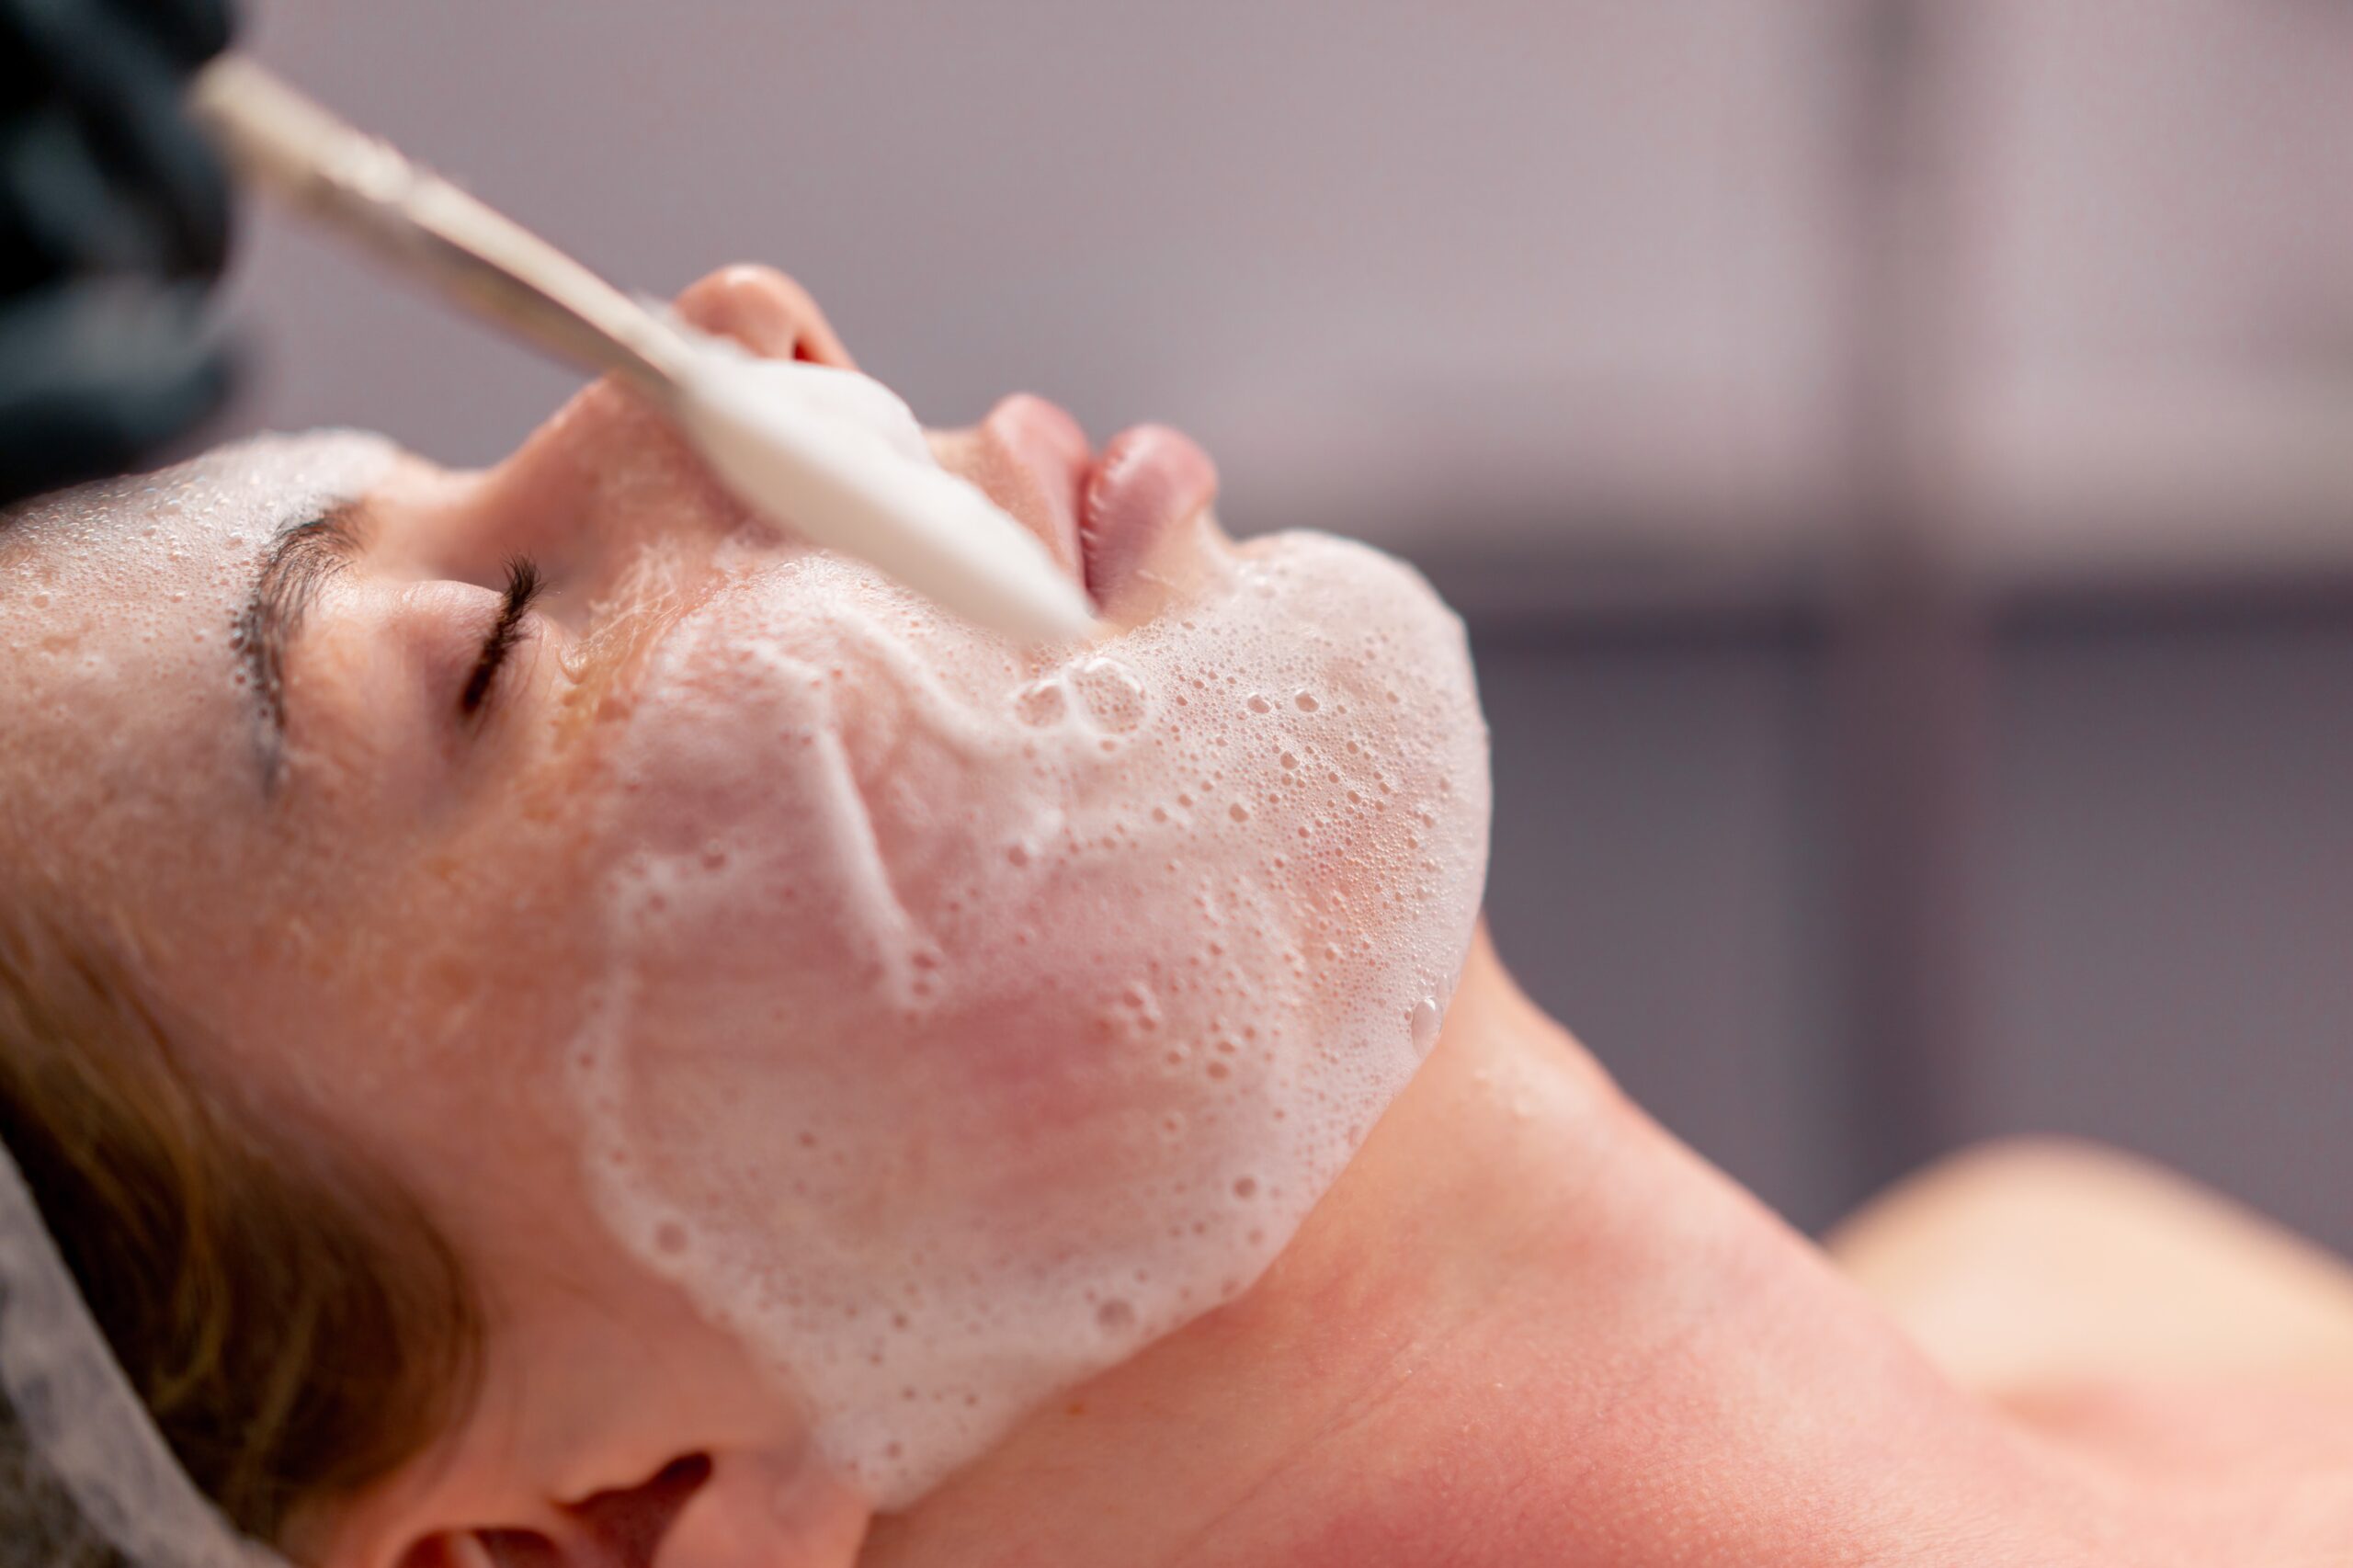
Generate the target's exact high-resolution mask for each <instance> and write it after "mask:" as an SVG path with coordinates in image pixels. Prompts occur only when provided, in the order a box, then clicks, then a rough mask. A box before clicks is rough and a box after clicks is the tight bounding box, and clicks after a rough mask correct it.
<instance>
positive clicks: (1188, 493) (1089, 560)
mask: <svg viewBox="0 0 2353 1568" xmlns="http://www.w3.org/2000/svg"><path fill="white" fill-rule="evenodd" d="M1216 496H1217V465H1216V464H1214V463H1212V462H1211V461H1210V458H1209V454H1208V453H1207V452H1204V451H1203V450H1201V449H1200V448H1199V445H1197V444H1196V443H1195V442H1194V440H1193V438H1192V437H1189V436H1187V435H1186V434H1184V433H1183V432H1182V431H1179V430H1174V429H1171V428H1170V427H1169V426H1165V425H1139V426H1135V427H1134V428H1133V429H1131V430H1123V431H1121V432H1120V434H1119V435H1117V436H1114V437H1111V440H1110V442H1109V443H1108V445H1106V446H1105V447H1104V449H1103V455H1102V456H1101V457H1099V458H1097V460H1096V461H1095V471H1094V473H1093V474H1092V475H1091V476H1090V477H1089V478H1088V480H1087V483H1086V494H1084V496H1083V497H1082V498H1081V502H1080V506H1079V514H1078V534H1079V541H1080V548H1081V553H1082V555H1083V556H1084V558H1085V560H1086V586H1087V590H1088V591H1089V592H1090V593H1092V594H1093V595H1094V596H1095V599H1096V602H1097V604H1102V603H1104V602H1105V601H1106V599H1107V598H1108V596H1110V595H1112V594H1114V593H1117V592H1118V591H1119V588H1120V585H1121V584H1122V583H1124V582H1125V581H1126V580H1127V579H1128V578H1129V577H1130V576H1131V575H1132V574H1133V573H1134V572H1135V570H1136V568H1137V567H1138V566H1139V565H1141V564H1142V562H1143V561H1144V560H1145V558H1146V557H1148V556H1149V555H1150V554H1151V553H1152V551H1153V550H1154V547H1155V546H1156V545H1157V544H1158V543H1159V541H1160V540H1162V539H1163V538H1165V536H1166V535H1167V534H1168V533H1169V532H1170V530H1172V529H1173V528H1176V525H1178V524H1179V523H1182V522H1185V521H1187V520H1188V519H1189V518H1191V517H1194V516H1195V515H1196V514H1198V513H1199V511H1200V510H1201V509H1202V508H1203V507H1205V506H1208V505H1209V504H1210V503H1211V501H1212V500H1214V499H1215V498H1216Z"/></svg>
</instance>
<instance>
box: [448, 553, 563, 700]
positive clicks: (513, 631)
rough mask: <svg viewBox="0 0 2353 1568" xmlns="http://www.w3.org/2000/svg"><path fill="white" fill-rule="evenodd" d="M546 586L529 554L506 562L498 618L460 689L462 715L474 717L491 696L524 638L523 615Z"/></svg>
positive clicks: (484, 639) (459, 698) (493, 623)
mask: <svg viewBox="0 0 2353 1568" xmlns="http://www.w3.org/2000/svg"><path fill="white" fill-rule="evenodd" d="M546 586H547V582H546V579H544V578H543V577H541V576H540V569H539V567H538V566H537V565H536V564H534V563H533V562H531V561H529V559H528V558H526V557H524V556H520V555H517V556H515V557H513V558H512V559H510V560H509V561H508V562H506V589H505V591H504V593H503V594H502V596H501V597H500V599H499V605H498V619H496V620H494V621H493V622H492V623H491V628H490V635H489V636H487V637H485V638H483V643H482V652H481V653H479V654H477V655H476V656H475V658H474V667H473V671H472V674H470V675H468V676H466V684H465V686H464V687H463V689H461V690H460V692H459V693H458V712H459V714H460V716H461V717H464V718H468V719H471V718H472V717H473V716H474V715H475V713H477V712H479V711H480V710H481V709H482V705H483V702H484V701H485V700H486V699H488V698H489V696H490V693H491V686H492V683H493V682H494V681H495V680H496V679H497V678H498V671H499V667H500V666H501V665H504V664H506V655H507V654H508V653H512V652H513V651H514V649H515V644H516V643H517V642H519V641H521V639H522V633H523V617H524V616H525V615H526V614H527V613H529V610H530V608H531V603H532V601H533V600H535V599H537V598H538V597H540V590H541V589H542V588H544V587H546Z"/></svg>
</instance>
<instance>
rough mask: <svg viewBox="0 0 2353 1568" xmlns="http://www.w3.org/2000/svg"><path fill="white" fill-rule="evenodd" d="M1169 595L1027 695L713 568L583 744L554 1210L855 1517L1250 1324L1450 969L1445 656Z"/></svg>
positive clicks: (1402, 637) (841, 576)
mask: <svg viewBox="0 0 2353 1568" xmlns="http://www.w3.org/2000/svg"><path fill="white" fill-rule="evenodd" d="M1198 554H1199V558H1200V563H1201V567H1202V570H1201V574H1200V579H1199V581H1198V582H1197V583H1196V584H1195V585H1193V586H1191V587H1190V588H1188V589H1186V590H1184V591H1182V592H1181V593H1179V594H1178V596H1177V597H1176V600H1175V602H1173V603H1172V604H1171V605H1169V606H1168V607H1167V608H1165V610H1164V611H1163V612H1162V613H1161V614H1159V615H1158V616H1157V617H1155V618H1154V619H1152V620H1151V621H1149V622H1147V623H1146V624H1144V625H1142V626H1140V627H1138V628H1136V629H1134V630H1131V631H1125V632H1122V633H1120V634H1117V635H1114V636H1111V637H1108V638H1107V639H1105V640H1103V641H1101V642H1097V643H1096V644H1094V645H1092V646H1089V647H1087V648H1085V649H1083V650H1080V651H1077V652H1074V653H1071V654H1070V655H1069V656H1068V657H1066V658H1064V659H1063V660H1061V661H1060V662H1058V663H1052V664H1050V665H1038V664H1033V663H1030V662H1029V661H1026V660H1024V659H1023V658H1021V657H1020V656H1019V655H1017V654H1016V653H1013V652H1011V651H1010V650H1009V649H1008V648H1007V647H1006V644H1004V643H1003V642H998V641H996V640H995V639H992V638H988V637H985V636H983V635H981V634H978V633H975V632H973V631H970V630H969V629H968V628H966V627H965V626H964V625H963V624H962V623H961V622H959V621H957V620H955V619H952V618H949V617H947V616H945V615H944V614H942V613H941V612H938V611H937V610H935V609H933V608H930V607H928V606H926V605H925V604H924V603H922V602H921V601H919V600H917V599H916V598H915V597H913V596H911V595H908V594H906V593H904V592H903V591H901V590H899V589H896V588H894V587H892V586H890V585H887V584H885V583H883V582H882V581H881V580H880V579H879V578H878V577H877V576H876V574H874V573H872V572H871V571H870V569H868V568H865V567H862V566H859V565H857V564H855V563H853V562H846V561H844V560H842V559H840V558H838V557H834V556H829V555H823V554H817V553H804V554H782V553H779V552H778V551H775V550H773V549H772V548H770V547H768V546H767V544H766V543H765V541H750V540H738V541H736V542H734V543H733V544H731V545H730V546H729V547H728V549H727V550H726V551H723V552H722V561H721V562H720V570H721V571H722V574H724V576H725V580H726V585H725V586H724V588H723V589H722V591H720V592H719V593H717V594H716V595H715V596H714V597H711V598H710V600H709V601H708V602H706V603H705V604H704V605H703V606H702V607H701V608H699V610H697V611H696V612H694V613H693V614H692V615H690V616H689V617H688V619H685V620H684V621H682V622H681V623H680V624H679V625H678V626H676V628H675V629H674V630H673V631H670V632H669V633H668V634H667V635H666V637H665V640H664V642H663V643H662V644H661V646H660V647H659V649H658V650H657V651H656V653H654V656H653V659H652V663H651V665H650V666H649V667H648V669H647V671H646V672H645V675H644V677H643V680H642V685H641V686H640V687H638V688H637V697H636V700H635V702H634V705H633V707H632V708H631V710H630V712H629V716H628V717H627V718H626V719H625V720H623V721H620V722H622V723H623V724H624V725H625V728H624V729H623V731H622V732H621V733H620V736H619V737H618V739H617V742H616V744H615V747H614V749H613V752H612V756H613V758H614V764H615V767H616V768H617V770H618V771H617V778H616V786H617V788H616V790H615V791H614V794H613V797H612V798H613V800H614V801H615V808H614V809H615V813H616V814H615V818H614V821H613V823H612V824H611V831H612V832H613V833H614V834H615V835H617V842H619V843H621V844H623V845H626V846H628V850H627V853H626V854H625V855H624V856H623V857H622V858H621V860H620V869H619V871H618V872H617V874H616V876H615V880H614V883H613V886H612V890H611V903H610V908H609V911H608V915H609V921H610V929H611V939H612V952H613V959H612V965H611V969H610V971H609V980H610V984H609V987H608V991H607V992H606V994H604V997H603V1002H602V1005H601V1006H599V1007H598V1008H597V1010H596V1012H595V1013H594V1015H593V1017H592V1022H591V1025H590V1027H589V1028H588V1029H587V1030H586V1031H585V1033H584V1035H583V1036H582V1037H581V1039H580V1040H579V1041H578V1042H577V1044H576V1045H575V1047H574V1053H573V1057H572V1068H573V1073H574V1083H575V1085H576V1086H577V1088H578V1090H579V1092H580V1096H581V1103H582V1105H583V1107H584V1108H585V1112H586V1115H587V1120H588V1125H589V1127H590V1130H591V1139H590V1165H591V1170H592V1173H593V1176H594V1183H595V1186H596V1187H597V1190H598V1192H599V1194H600V1196H601V1199H602V1200H603V1203H604V1208H605V1211H606V1213H607V1215H608V1219H609V1220H610V1221H611V1222H612V1223H613V1224H614V1225H615V1227H616V1228H617V1230H618V1231H619V1232H620V1234H621V1235H622V1236H623V1237H624V1238H625V1239H626V1240H627V1242H628V1243H629V1244H631V1246H632V1247H633V1248H634V1249H635V1250H636V1251H637V1253H638V1254H639V1256H642V1258H643V1259H644V1261H645V1262H646V1263H647V1264H648V1265H649V1266H650V1267H654V1268H655V1269H657V1270H659V1271H660V1272H662V1273H664V1274H665V1275H667V1276H669V1277H671V1278H675V1279H676V1280H677V1281H679V1282H680V1283H681V1284H682V1285H683V1286H684V1287H685V1288H686V1289H687V1290H688V1291H689V1292H690V1293H691V1295H692V1296H693V1298H694V1299H695V1300H696V1301H697V1302H698V1303H699V1305H700V1307H701V1308H702V1309H703V1310H704V1311H705V1312H708V1313H709V1314H710V1315H711V1316H712V1317H713V1318H714V1319H716V1320H718V1321H720V1322H722V1323H723V1324H726V1325H728V1326H730V1327H731V1328H732V1329H733V1330H734V1331H735V1332H737V1333H738V1334H740V1335H742V1336H744V1338H745V1340H746V1342H747V1343H748V1344H750V1345H751V1346H754V1347H755V1348H756V1351H757V1352H758V1354H759V1355H760V1356H761V1358H763V1359H764V1361H765V1363H766V1364H767V1365H768V1366H769V1367H771V1368H772V1369H774V1370H775V1372H776V1374H777V1375H778V1377H779V1380H780V1381H782V1382H784V1383H785V1384H786V1385H788V1386H789V1387H790V1389H791V1390H792V1391H793V1392H794V1393H795V1394H796V1395H797V1396H798V1397H799V1398H800V1399H801V1401H803V1402H804V1403H805V1404H806V1406H807V1408H808V1410H809V1412H810V1413H811V1415H812V1418H813V1422H814V1426H815V1434H816V1439H817V1443H818V1445H819V1448H820V1449H821V1451H823V1452H824V1454H826V1455H827V1456H828V1457H829V1458H830V1459H831V1460H832V1461H833V1462H834V1463H835V1465H837V1466H838V1467H839V1468H841V1469H842V1470H843V1471H847V1473H848V1474H849V1475H850V1476H851V1477H852V1478H853V1479H854V1480H855V1482H856V1483H858V1485H859V1486H860V1487H861V1488H862V1489H863V1490H864V1491H866V1492H867V1494H869V1495H870V1496H872V1497H873V1498H875V1499H876V1500H877V1502H878V1503H879V1504H880V1505H881V1506H885V1507H896V1506H904V1505H905V1504H906V1503H908V1502H910V1501H912V1500H913V1499H914V1498H915V1497H916V1496H918V1495H920V1494H922V1493H923V1492H924V1491H926V1489H928V1488H929V1487H930V1486H931V1485H933V1484H934V1483H937V1482H938V1480H939V1479H941V1478H942V1477H943V1476H944V1475H945V1474H946V1473H948V1472H949V1471H950V1470H952V1469H954V1468H955V1467H956V1466H958V1465H959V1464H961V1463H962V1462H964V1461H966V1460H969V1459H971V1458H972V1457H973V1456H974V1455H975V1454H977V1453H978V1452H979V1451H980V1450H981V1449H983V1448H984V1447H985V1446H986V1445H987V1444H988V1443H989V1442H990V1441H991V1440H992V1439H994V1438H995V1437H998V1436H999V1435H1000V1434H1002V1433H1003V1432H1004V1430H1005V1429H1006V1427H1007V1426H1009V1425H1010V1424H1011V1423H1012V1422H1013V1421H1014V1420H1015V1419H1017V1417H1018V1416H1019V1415H1021V1414H1022V1413H1023V1412H1024V1411H1026V1410H1027V1409H1029V1407H1031V1406H1032V1405H1034V1404H1035V1403H1037V1402H1038V1401H1039V1400H1040V1399H1042V1398H1044V1397H1046V1396H1047V1395H1049V1394H1051V1393H1052V1392H1055V1391H1057V1390H1059V1389H1062V1388H1065V1387H1068V1386H1070V1385H1072V1384H1074V1383H1075V1382H1077V1381H1081V1380H1083V1379H1085V1378H1086V1377H1088V1376H1090V1375H1092V1374H1094V1373H1096V1372H1097V1371H1100V1370H1102V1369H1106V1368H1108V1367H1109V1366H1111V1365H1113V1364H1115V1363H1117V1362H1119V1361H1120V1360H1122V1359H1125V1358H1128V1357H1130V1356H1131V1355H1132V1354H1134V1353H1135V1352H1136V1351H1137V1350H1138V1349H1139V1348H1140V1347H1142V1346H1144V1345H1146V1344H1147V1343H1149V1342H1150V1341H1152V1340H1153V1339H1154V1338H1156V1337H1158V1336H1160V1335H1165V1334H1167V1333H1168V1332H1170V1331H1171V1330H1173V1329H1175V1328H1177V1327H1179V1326H1181V1325H1182V1324H1185V1323H1187V1322H1188V1321H1190V1320H1191V1319H1193V1318H1194V1317H1196V1316H1198V1315H1199V1314H1200V1313H1202V1312H1206V1311H1208V1310H1210V1309H1211V1308H1213V1307H1214V1306H1216V1305H1218V1304H1219V1303H1221V1302H1222V1301H1229V1300H1231V1299H1232V1298H1233V1297H1234V1296H1235V1295H1236V1294H1238V1293H1239V1292H1240V1291H1242V1290H1245V1288H1246V1287H1247V1286H1248V1285H1249V1284H1250V1283H1251V1282H1252V1281H1254V1280H1255V1279H1256V1278H1257V1277H1258V1275H1259V1274H1260V1273H1261V1271H1262V1270H1263V1269H1264V1268H1265V1267H1266V1266H1267V1264H1268V1263H1269V1262H1270V1261H1271V1260H1272V1259H1273V1257H1274V1256H1275V1255H1276V1253H1277V1252H1278V1251H1279V1249H1280V1248H1281V1247H1282V1246H1283V1245H1284V1244H1285V1243H1286V1242H1287V1241H1288V1240H1289V1239H1290V1236H1291V1235H1292V1234H1293V1233H1294V1232H1295V1231H1296V1230H1297V1228H1298V1226H1299V1224H1300V1222H1301V1221H1302V1219H1303V1217H1304V1216H1305V1215H1306V1213H1307V1211H1308V1210H1309V1209H1310V1207H1311V1206H1312V1205H1313V1203H1314V1202H1315V1201H1316V1200H1317V1199H1318V1198H1320V1197H1321V1196H1322V1195H1323V1194H1324V1191H1325V1190H1326V1189H1327V1188H1328V1187H1330V1185H1331V1183H1332V1182H1333V1181H1334V1179H1335V1178H1336V1176H1338V1174H1339V1172H1340V1170H1341V1168H1342V1166H1343V1165H1345V1164H1346V1163H1347V1160H1348V1158H1349V1157H1350V1155H1351V1153H1353V1152H1354V1151H1355V1149H1356V1148H1357V1147H1358V1144H1359V1143H1360V1142H1362V1140H1363V1138H1364V1137H1365V1135H1366V1133H1367V1132H1368V1131H1370V1128H1371V1126H1372V1124H1373V1122H1374V1120H1375V1119H1377V1118H1378V1117H1379V1116H1380V1115H1381V1111H1382V1110H1383V1109H1384V1108H1386V1107H1387V1105H1388V1104H1389V1103H1390V1101H1391V1099H1392V1097H1393V1096H1395V1095H1396V1094H1397V1093H1398V1091H1399V1090H1400V1089H1401V1088H1402V1087H1403V1086H1404V1084H1405V1083H1406V1081H1407V1080H1408V1078H1409V1077H1410V1076H1411V1074H1413V1072H1414V1069H1415V1065H1416V1064H1417V1063H1418V1062H1419V1061H1420V1060H1421V1059H1422V1057H1423V1056H1424V1055H1425V1054H1427V1051H1429V1049H1430V1047H1431V1045H1432V1044H1433V1043H1434V1042H1435V1040H1436V1036H1437V1032H1438V1020H1439V1018H1440V1017H1441V1015H1442V1013H1443V1011H1444V1008H1445V1006H1446V1003H1447V1000H1448V995H1449V990H1450V987H1451V985H1452V983H1453V981H1454V978H1455V976H1456V974H1457V973H1458V971H1459V969H1460V966H1461V961H1462V959H1463V956H1464V954H1465V952H1466V950H1467V947H1468V943H1469V940H1470V936H1471V931H1472V922H1473V919H1474V917H1475V914H1476V910H1477V906H1478V900H1479V892H1480V886H1481V882H1482V880H1483V874H1484V868H1485V854H1486V834H1487V818H1488V781H1487V772H1486V745H1485V732H1484V729H1483V724H1482V723H1481V722H1480V719H1479V715H1478V710H1477V703H1476V698H1475V695H1474V692H1473V687H1472V676H1471V667H1470V663H1469V658H1468V654H1467V651H1466V649H1465V646H1464V642H1463V638H1462V634H1461V626H1460V623H1459V622H1458V621H1457V620H1456V619H1454V618H1453V617H1452V616H1451V615H1450V614H1449V613H1448V612H1447V611H1446V610H1445V608H1443V607H1442V606H1441V605H1439V603H1438V601H1437V599H1436V598H1435V597H1433V596H1432V595H1431V594H1430V593H1429V591H1428V589H1427V587H1426V586H1425V585H1423V584H1422V583H1421V581H1420V580H1419V579H1418V578H1417V577H1415V575H1414V574H1412V573H1411V572H1409V571H1408V570H1406V569H1405V568H1404V567H1402V566H1400V565H1398V564H1397V563H1396V562H1392V561H1390V560H1389V559H1387V558H1386V557H1383V556H1381V555H1379V554H1378V553H1376V552H1374V551H1370V550H1367V549H1364V548H1362V547H1360V546H1357V545H1354V544H1350V543H1347V542H1343V541H1340V540H1334V539H1329V538H1324V537H1321V536H1313V535H1288V536H1282V537H1280V538H1277V539H1274V540H1264V541H1259V542H1258V543H1256V544H1254V545H1252V546H1251V547H1249V548H1248V549H1247V550H1245V551H1235V550H1233V547H1231V546H1229V545H1227V544H1226V543H1224V542H1223V541H1222V539H1221V538H1219V537H1217V536H1215V535H1214V534H1213V531H1212V530H1211V529H1209V528H1207V526H1206V525H1205V524H1204V525H1202V526H1201V531H1200V538H1199V541H1198Z"/></svg>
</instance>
